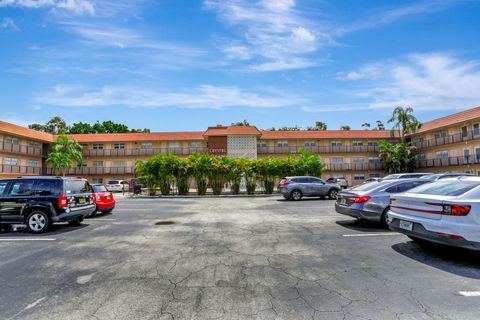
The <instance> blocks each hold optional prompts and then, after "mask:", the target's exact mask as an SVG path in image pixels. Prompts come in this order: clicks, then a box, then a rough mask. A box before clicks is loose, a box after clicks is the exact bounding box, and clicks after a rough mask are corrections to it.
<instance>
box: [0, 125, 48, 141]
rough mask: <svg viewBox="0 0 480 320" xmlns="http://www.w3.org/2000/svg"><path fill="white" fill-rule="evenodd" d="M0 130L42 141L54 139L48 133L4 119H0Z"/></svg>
mask: <svg viewBox="0 0 480 320" xmlns="http://www.w3.org/2000/svg"><path fill="white" fill-rule="evenodd" d="M0 132H5V133H8V134H11V135H15V136H20V137H24V138H28V139H31V140H40V141H43V142H52V141H53V139H54V136H53V135H52V134H50V133H45V132H40V131H37V130H33V129H28V128H25V127H22V126H18V125H16V124H12V123H8V122H5V121H0Z"/></svg>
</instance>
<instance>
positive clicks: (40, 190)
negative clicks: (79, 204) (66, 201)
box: [34, 180, 60, 196]
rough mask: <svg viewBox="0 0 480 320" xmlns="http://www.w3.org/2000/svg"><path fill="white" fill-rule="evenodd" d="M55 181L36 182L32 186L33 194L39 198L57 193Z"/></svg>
mask: <svg viewBox="0 0 480 320" xmlns="http://www.w3.org/2000/svg"><path fill="white" fill-rule="evenodd" d="M59 183H60V181H57V180H38V181H37V184H36V185H35V186H34V191H35V192H34V193H35V194H36V195H39V196H51V195H56V194H58V193H59V191H60V190H59V188H58V184H59Z"/></svg>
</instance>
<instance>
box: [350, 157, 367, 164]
mask: <svg viewBox="0 0 480 320" xmlns="http://www.w3.org/2000/svg"><path fill="white" fill-rule="evenodd" d="M363 161H364V159H363V157H353V158H352V162H353V163H363Z"/></svg>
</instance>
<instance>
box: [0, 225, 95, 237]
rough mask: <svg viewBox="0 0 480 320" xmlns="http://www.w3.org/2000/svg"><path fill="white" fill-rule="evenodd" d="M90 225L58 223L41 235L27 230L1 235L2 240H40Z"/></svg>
mask: <svg viewBox="0 0 480 320" xmlns="http://www.w3.org/2000/svg"><path fill="white" fill-rule="evenodd" d="M88 226H89V225H88V224H86V223H82V224H81V225H79V226H71V225H69V224H68V223H57V224H54V225H52V227H51V228H50V230H48V232H45V233H40V234H34V233H30V232H29V231H28V230H27V228H19V229H17V230H16V231H10V232H2V233H0V238H12V237H19V238H20V237H35V238H39V237H50V236H53V235H58V234H64V233H68V232H71V231H75V230H80V229H83V228H86V227H88Z"/></svg>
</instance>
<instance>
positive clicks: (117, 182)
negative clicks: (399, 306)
mask: <svg viewBox="0 0 480 320" xmlns="http://www.w3.org/2000/svg"><path fill="white" fill-rule="evenodd" d="M119 183H120V182H119V181H118V180H110V181H108V184H119Z"/></svg>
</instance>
